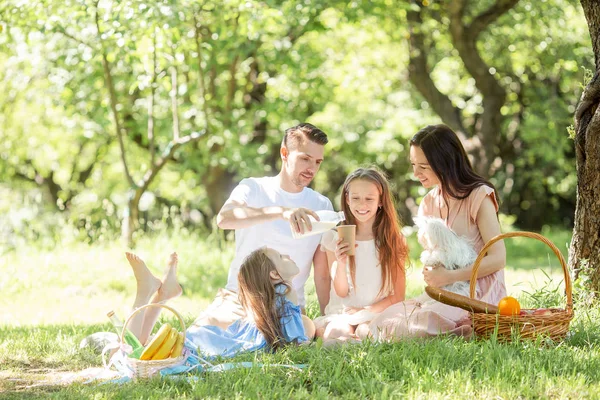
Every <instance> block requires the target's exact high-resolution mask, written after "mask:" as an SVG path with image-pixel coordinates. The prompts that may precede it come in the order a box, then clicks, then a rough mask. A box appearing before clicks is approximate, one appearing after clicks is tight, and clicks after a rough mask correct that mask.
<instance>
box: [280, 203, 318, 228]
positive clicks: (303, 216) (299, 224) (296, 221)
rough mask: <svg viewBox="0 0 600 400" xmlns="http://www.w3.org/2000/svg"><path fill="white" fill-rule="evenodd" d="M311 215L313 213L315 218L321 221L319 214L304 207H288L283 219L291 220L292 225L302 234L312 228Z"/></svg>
mask: <svg viewBox="0 0 600 400" xmlns="http://www.w3.org/2000/svg"><path fill="white" fill-rule="evenodd" d="M309 215H312V216H313V218H314V219H316V220H317V221H319V216H318V215H317V214H316V213H315V212H314V211H313V210H309V209H308V208H304V207H300V208H288V209H286V210H285V211H284V212H283V219H285V220H286V221H289V222H290V226H291V227H292V229H293V230H294V231H295V232H298V233H301V234H302V233H304V232H306V231H311V230H312V223H311V222H310V218H309V217H308V216H309Z"/></svg>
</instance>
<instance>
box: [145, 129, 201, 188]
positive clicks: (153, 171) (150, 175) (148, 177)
mask: <svg viewBox="0 0 600 400" xmlns="http://www.w3.org/2000/svg"><path fill="white" fill-rule="evenodd" d="M205 135H206V131H204V132H202V133H199V132H194V133H192V134H190V135H187V136H184V137H181V138H179V139H177V140H171V141H170V142H169V144H168V145H167V147H165V149H164V151H163V153H162V156H161V157H160V158H159V159H158V160H157V161H156V164H153V165H152V167H151V168H150V169H149V170H148V171H147V172H146V174H145V175H144V177H143V178H142V182H140V184H139V186H138V189H137V191H139V192H141V193H144V192H145V191H146V189H148V186H150V184H151V183H152V181H153V180H154V178H155V177H156V175H157V174H158V173H159V172H160V170H161V169H162V168H163V167H164V166H165V165H166V164H167V162H168V161H169V160H170V159H172V158H173V155H174V154H175V151H176V150H177V149H178V148H179V147H181V146H183V145H185V144H187V143H191V142H196V141H198V140H200V139H201V138H202V137H204V136H205Z"/></svg>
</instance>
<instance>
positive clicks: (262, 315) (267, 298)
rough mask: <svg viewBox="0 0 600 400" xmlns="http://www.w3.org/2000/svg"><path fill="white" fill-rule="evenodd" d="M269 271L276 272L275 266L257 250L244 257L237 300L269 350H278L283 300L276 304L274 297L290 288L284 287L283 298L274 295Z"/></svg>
mask: <svg viewBox="0 0 600 400" xmlns="http://www.w3.org/2000/svg"><path fill="white" fill-rule="evenodd" d="M271 271H277V269H276V268H275V264H274V263H273V261H271V259H270V258H269V257H268V256H267V254H266V253H265V249H264V248H261V249H258V250H255V251H253V252H252V253H250V255H248V257H246V259H245V260H244V262H243V263H242V265H241V267H240V272H239V274H238V284H239V298H240V302H241V303H242V307H244V309H245V310H246V312H247V313H248V314H251V315H252V316H253V317H254V322H255V323H256V327H257V328H258V330H259V331H260V332H261V333H262V334H263V336H264V337H265V340H266V341H267V344H268V345H269V347H270V348H271V349H274V350H275V349H278V348H280V347H282V346H283V345H284V344H285V337H284V335H283V328H282V326H281V318H282V317H283V316H284V315H283V313H284V308H283V305H284V302H283V301H282V300H283V299H280V300H279V301H278V296H285V294H287V293H288V292H289V291H290V290H291V288H290V286H289V284H288V283H287V282H281V284H283V285H285V286H287V290H286V291H285V293H283V294H279V293H277V292H276V291H275V284H274V283H273V282H272V281H271V276H270V273H271Z"/></svg>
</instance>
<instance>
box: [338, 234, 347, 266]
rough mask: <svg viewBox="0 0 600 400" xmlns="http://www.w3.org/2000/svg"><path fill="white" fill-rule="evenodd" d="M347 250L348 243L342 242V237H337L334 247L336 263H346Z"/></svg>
mask: <svg viewBox="0 0 600 400" xmlns="http://www.w3.org/2000/svg"><path fill="white" fill-rule="evenodd" d="M348 250H350V243H348V242H344V241H343V239H341V238H339V239H338V240H337V245H336V247H335V258H337V261H338V264H341V265H346V261H347V260H348Z"/></svg>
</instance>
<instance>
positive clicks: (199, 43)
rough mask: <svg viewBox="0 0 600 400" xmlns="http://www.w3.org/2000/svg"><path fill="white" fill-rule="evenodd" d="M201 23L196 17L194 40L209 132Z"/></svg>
mask: <svg viewBox="0 0 600 400" xmlns="http://www.w3.org/2000/svg"><path fill="white" fill-rule="evenodd" d="M200 26H201V25H200V22H199V21H198V19H197V18H196V16H195V15H194V38H195V39H196V52H197V53H198V81H199V83H200V85H198V90H199V91H200V93H199V95H200V99H201V100H202V112H203V114H204V124H205V126H206V130H207V131H208V130H209V128H208V127H209V123H208V117H209V112H208V101H207V99H206V81H205V79H204V70H203V69H202V41H201V33H200Z"/></svg>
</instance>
